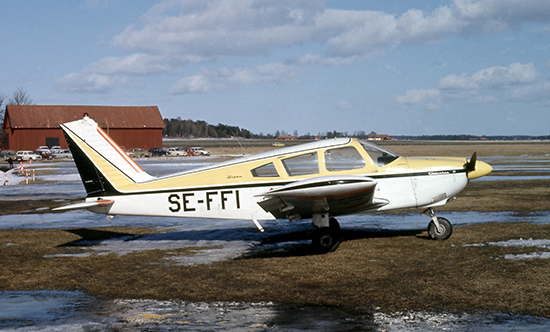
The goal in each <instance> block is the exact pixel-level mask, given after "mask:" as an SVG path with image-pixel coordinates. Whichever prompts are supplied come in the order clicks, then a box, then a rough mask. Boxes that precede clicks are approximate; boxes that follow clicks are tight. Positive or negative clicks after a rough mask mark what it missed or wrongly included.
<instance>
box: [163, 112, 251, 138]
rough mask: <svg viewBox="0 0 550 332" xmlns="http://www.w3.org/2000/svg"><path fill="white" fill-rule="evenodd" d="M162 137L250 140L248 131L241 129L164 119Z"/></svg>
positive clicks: (177, 119) (201, 122) (200, 122)
mask: <svg viewBox="0 0 550 332" xmlns="http://www.w3.org/2000/svg"><path fill="white" fill-rule="evenodd" d="M164 125H165V128H164V130H163V135H164V137H181V138H194V137H212V138H230V137H240V138H252V134H251V133H250V131H249V130H246V129H241V128H239V127H238V126H228V125H224V124H221V123H218V124H217V125H212V124H209V123H207V122H206V121H202V120H199V121H193V120H182V119H181V118H179V117H178V118H176V119H164Z"/></svg>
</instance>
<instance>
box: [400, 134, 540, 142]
mask: <svg viewBox="0 0 550 332" xmlns="http://www.w3.org/2000/svg"><path fill="white" fill-rule="evenodd" d="M393 138H394V139H398V140H411V141H479V140H487V141H513V140H524V141H526V140H550V135H546V136H529V135H494V136H486V135H484V136H476V135H423V136H405V135H396V136H393Z"/></svg>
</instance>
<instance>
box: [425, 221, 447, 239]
mask: <svg viewBox="0 0 550 332" xmlns="http://www.w3.org/2000/svg"><path fill="white" fill-rule="evenodd" d="M437 221H438V222H439V229H438V228H437V227H435V223H434V222H433V220H432V221H430V223H429V224H428V234H430V237H431V238H432V239H434V240H447V239H448V238H449V237H450V236H451V234H453V225H451V222H450V221H449V220H448V219H447V218H443V217H438V218H437Z"/></svg>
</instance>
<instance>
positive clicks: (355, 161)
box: [325, 146, 365, 172]
mask: <svg viewBox="0 0 550 332" xmlns="http://www.w3.org/2000/svg"><path fill="white" fill-rule="evenodd" d="M325 166H326V168H327V170H328V171H330V172H338V171H347V170H350V169H359V168H363V167H365V160H364V159H363V157H361V155H360V154H359V152H357V150H356V149H355V148H354V147H351V146H348V147H345V148H340V149H332V150H327V151H325Z"/></svg>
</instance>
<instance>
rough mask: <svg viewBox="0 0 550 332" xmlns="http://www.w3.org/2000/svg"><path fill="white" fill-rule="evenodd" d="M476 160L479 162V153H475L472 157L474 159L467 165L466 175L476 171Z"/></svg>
mask: <svg viewBox="0 0 550 332" xmlns="http://www.w3.org/2000/svg"><path fill="white" fill-rule="evenodd" d="M476 160H477V153H476V152H474V154H473V155H472V158H470V161H468V162H467V163H466V165H465V166H466V173H470V172H473V171H475V170H476Z"/></svg>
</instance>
